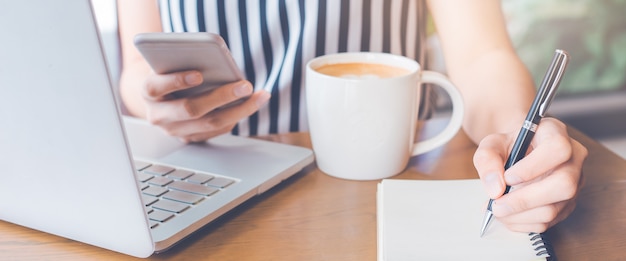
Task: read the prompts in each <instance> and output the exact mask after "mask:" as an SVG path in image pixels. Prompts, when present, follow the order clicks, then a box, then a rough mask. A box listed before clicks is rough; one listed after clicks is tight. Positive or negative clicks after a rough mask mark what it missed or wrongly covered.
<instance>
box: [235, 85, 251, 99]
mask: <svg viewBox="0 0 626 261" xmlns="http://www.w3.org/2000/svg"><path fill="white" fill-rule="evenodd" d="M234 92H235V96H237V97H244V96H248V95H250V94H251V93H252V86H250V84H248V83H242V84H240V85H237V86H236V87H235V91H234Z"/></svg>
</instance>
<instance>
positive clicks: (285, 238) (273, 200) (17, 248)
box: [0, 130, 626, 261]
mask: <svg viewBox="0 0 626 261" xmlns="http://www.w3.org/2000/svg"><path fill="white" fill-rule="evenodd" d="M571 133H572V135H573V136H574V137H576V138H577V139H578V140H580V141H581V142H582V143H583V144H585V145H586V146H587V147H588V149H589V151H590V155H589V157H588V159H587V161H586V162H585V165H584V172H583V173H584V174H585V176H586V184H585V186H584V188H583V189H582V191H581V194H580V196H579V201H578V206H577V208H576V210H575V211H574V213H573V214H572V215H571V216H570V217H569V218H568V219H566V220H565V221H563V222H561V223H560V224H558V225H557V226H555V227H553V228H552V229H550V230H549V231H548V232H547V234H548V236H549V237H550V238H551V240H552V244H553V247H554V249H555V251H556V254H557V256H558V258H559V260H620V259H621V260H624V259H626V161H625V160H624V159H622V158H620V157H619V156H617V155H615V154H614V153H612V152H610V151H609V150H607V149H606V148H604V147H603V146H601V145H600V144H598V143H597V142H595V141H593V140H591V139H589V138H588V137H586V136H584V135H582V134H581V133H579V132H577V131H575V130H572V131H571ZM263 138H264V139H268V140H274V141H278V142H284V143H290V144H296V145H301V146H306V147H310V141H309V136H308V134H307V133H292V134H283V135H273V136H267V137H263ZM475 149H476V146H475V145H474V144H473V143H472V142H470V140H469V139H468V138H467V136H465V134H464V133H459V134H458V135H457V136H456V137H455V138H454V139H453V140H452V141H451V142H450V143H449V144H448V145H447V146H445V147H443V148H441V149H438V150H436V151H433V152H431V153H428V154H425V155H422V156H419V157H415V158H413V159H412V160H411V162H410V163H409V166H408V168H407V169H406V171H404V172H403V173H401V174H399V175H397V176H395V177H394V178H398V179H460V178H476V177H477V173H476V170H475V169H474V167H473V163H472V156H473V153H474V150H475ZM377 183H378V182H377V181H347V180H341V179H337V178H333V177H330V176H327V175H325V174H323V173H322V172H320V171H319V170H318V169H317V168H316V166H315V165H311V166H310V167H308V168H306V169H304V170H303V171H302V172H301V173H299V174H297V175H296V176H294V177H293V178H290V179H288V180H287V181H285V182H283V183H282V184H280V185H279V186H278V187H276V188H274V189H272V190H270V191H268V192H266V193H265V194H263V195H261V196H258V197H256V198H254V199H252V200H251V201H249V202H247V203H246V204H244V205H243V206H241V207H239V208H237V209H235V210H234V211H233V212H231V213H229V215H227V216H226V217H224V218H222V219H220V220H218V221H217V222H215V223H213V224H211V225H209V226H207V227H205V228H203V229H202V230H200V231H199V232H198V233H196V234H194V235H193V236H191V237H190V238H188V239H186V240H184V241H183V242H182V243H180V244H179V245H177V246H175V247H174V248H172V249H171V250H169V251H167V252H165V253H162V254H158V255H153V256H152V257H151V259H163V260H209V259H210V260H359V261H363V260H375V259H376V203H375V202H376V201H375V197H376V184H377ZM0 211H1V210H0ZM120 236H123V235H120ZM442 250H443V249H442ZM0 259H1V260H28V259H37V260H42V259H46V260H127V259H133V258H132V257H129V256H125V255H122V254H118V253H115V252H111V251H108V250H104V249H100V248H97V247H94V246H90V245H86V244H82V243H79V242H75V241H71V240H68V239H64V238H60V237H57V236H53V235H49V234H46V233H42V232H38V231H34V230H31V229H28V228H24V227H20V226H17V225H13V224H10V223H6V222H2V221H0Z"/></svg>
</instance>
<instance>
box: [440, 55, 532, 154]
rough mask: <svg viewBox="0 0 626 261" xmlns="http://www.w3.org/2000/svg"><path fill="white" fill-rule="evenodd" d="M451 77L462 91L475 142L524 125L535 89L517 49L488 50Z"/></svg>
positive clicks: (465, 125)
mask: <svg viewBox="0 0 626 261" xmlns="http://www.w3.org/2000/svg"><path fill="white" fill-rule="evenodd" d="M450 77H451V80H452V81H453V82H454V83H455V84H456V85H457V86H458V87H459V89H460V91H461V93H462V95H463V99H464V101H465V118H464V122H463V129H464V130H465V132H466V133H467V134H468V135H469V137H470V138H471V139H472V140H473V141H474V142H476V143H478V142H479V141H480V140H482V138H484V137H485V136H487V135H489V134H492V133H502V132H509V131H515V130H517V129H519V128H520V127H521V124H522V122H523V120H524V118H525V116H526V113H527V111H528V108H529V107H530V104H531V103H532V99H533V97H534V94H535V89H534V87H533V86H534V85H533V82H532V77H531V76H530V73H529V72H528V70H527V69H526V68H525V67H524V65H523V64H522V63H521V62H520V60H519V59H517V57H516V56H515V53H512V52H510V51H506V50H494V51H491V52H488V53H486V54H484V55H482V56H481V57H480V58H478V59H476V60H475V61H473V62H472V63H471V64H469V65H468V66H467V67H465V68H464V69H463V70H458V71H454V72H452V73H451V74H450Z"/></svg>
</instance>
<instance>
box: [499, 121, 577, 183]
mask: <svg viewBox="0 0 626 261" xmlns="http://www.w3.org/2000/svg"><path fill="white" fill-rule="evenodd" d="M532 148H533V149H532V151H531V152H530V153H528V154H527V155H526V157H524V158H523V159H521V160H520V161H518V162H517V163H515V164H514V165H513V166H512V167H510V168H509V169H508V170H506V172H505V174H504V178H505V180H506V183H507V184H509V185H511V186H513V185H517V184H520V183H523V182H527V181H530V180H533V179H535V178H538V177H539V176H541V175H543V174H544V173H547V172H548V171H550V170H551V169H553V168H554V167H555V166H558V165H560V164H562V163H564V162H566V161H567V160H569V159H570V157H571V154H572V144H571V139H570V138H569V136H568V134H567V129H566V126H565V125H564V124H563V123H561V122H559V121H557V120H555V119H551V118H545V119H543V120H542V121H541V125H540V126H539V128H538V129H537V133H536V134H535V136H534V138H533V141H532Z"/></svg>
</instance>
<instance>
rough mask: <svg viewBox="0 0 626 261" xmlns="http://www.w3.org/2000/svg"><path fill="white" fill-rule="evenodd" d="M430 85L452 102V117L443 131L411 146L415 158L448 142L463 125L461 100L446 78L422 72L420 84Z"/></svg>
mask: <svg viewBox="0 0 626 261" xmlns="http://www.w3.org/2000/svg"><path fill="white" fill-rule="evenodd" d="M421 83H432V84H436V85H437V86H439V87H441V88H443V89H444V90H445V91H446V92H447V93H448V95H449V96H450V99H451V101H452V116H451V117H450V121H449V122H448V125H447V126H446V128H445V129H443V131H441V132H440V133H439V134H437V135H435V136H434V137H432V138H429V139H427V140H423V141H419V142H417V143H415V145H413V153H412V156H417V155H420V154H423V153H426V152H429V151H431V150H433V149H436V148H438V147H440V146H442V145H444V144H445V143H446V142H448V141H450V140H451V139H452V138H453V137H454V135H456V133H457V132H458V131H459V129H460V128H461V124H462V123H463V112H464V111H463V98H462V97H461V93H460V92H459V91H458V90H457V88H456V87H455V86H454V84H452V82H450V80H448V78H447V77H446V76H444V75H443V74H441V73H438V72H434V71H422V82H421Z"/></svg>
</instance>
